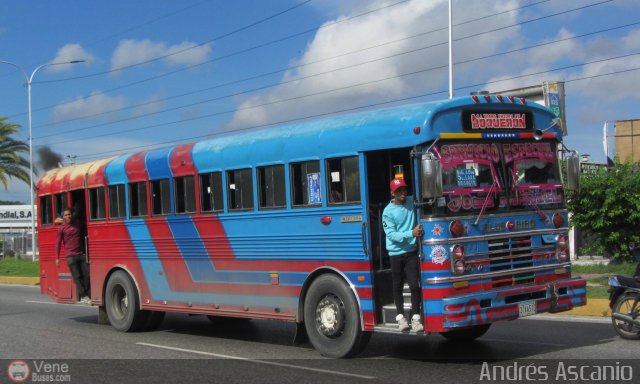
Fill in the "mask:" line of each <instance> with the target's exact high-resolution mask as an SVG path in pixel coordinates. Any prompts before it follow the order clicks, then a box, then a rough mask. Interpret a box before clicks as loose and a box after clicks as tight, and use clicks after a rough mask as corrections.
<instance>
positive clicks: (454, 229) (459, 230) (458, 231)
mask: <svg viewBox="0 0 640 384" xmlns="http://www.w3.org/2000/svg"><path fill="white" fill-rule="evenodd" d="M449 231H450V232H451V235H452V236H453V237H460V236H462V234H463V233H464V225H462V223H461V222H460V221H458V220H456V221H452V222H451V224H449Z"/></svg>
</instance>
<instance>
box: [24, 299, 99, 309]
mask: <svg viewBox="0 0 640 384" xmlns="http://www.w3.org/2000/svg"><path fill="white" fill-rule="evenodd" d="M24 302H25V303H31V304H50V305H71V306H74V307H76V308H93V309H95V308H98V307H97V306H96V307H94V306H91V305H86V304H68V303H53V302H51V301H38V300H25V301H24Z"/></svg>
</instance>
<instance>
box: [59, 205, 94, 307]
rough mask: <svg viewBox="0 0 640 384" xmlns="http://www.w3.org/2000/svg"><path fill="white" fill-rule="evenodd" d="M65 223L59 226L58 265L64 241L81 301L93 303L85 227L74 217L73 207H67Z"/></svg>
mask: <svg viewBox="0 0 640 384" xmlns="http://www.w3.org/2000/svg"><path fill="white" fill-rule="evenodd" d="M62 220H63V224H62V225H61V226H60V227H59V228H58V238H57V241H56V266H59V265H60V248H61V245H62V244H63V243H64V255H65V257H66V259H67V264H68V265H69V270H70V271H71V275H72V276H73V280H74V281H75V282H76V288H77V290H78V294H79V296H80V302H81V303H83V304H91V298H89V266H88V265H87V263H86V261H85V255H84V251H85V250H84V228H83V227H82V224H81V223H80V222H79V220H78V219H74V218H73V209H71V208H69V209H65V210H64V215H63V216H62Z"/></svg>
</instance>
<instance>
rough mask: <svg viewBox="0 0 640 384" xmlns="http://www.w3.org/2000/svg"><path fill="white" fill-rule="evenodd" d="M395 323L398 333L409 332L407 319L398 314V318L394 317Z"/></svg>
mask: <svg viewBox="0 0 640 384" xmlns="http://www.w3.org/2000/svg"><path fill="white" fill-rule="evenodd" d="M396 321H397V322H398V329H399V330H400V332H406V331H408V330H409V328H411V327H409V323H408V322H407V319H405V318H404V315H402V314H400V315H398V316H396Z"/></svg>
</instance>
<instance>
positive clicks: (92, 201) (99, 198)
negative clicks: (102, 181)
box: [89, 187, 107, 221]
mask: <svg viewBox="0 0 640 384" xmlns="http://www.w3.org/2000/svg"><path fill="white" fill-rule="evenodd" d="M89 209H90V211H89V219H90V220H91V221H98V220H104V219H105V218H106V217H107V214H106V207H105V201H104V187H98V188H91V189H89Z"/></svg>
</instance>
